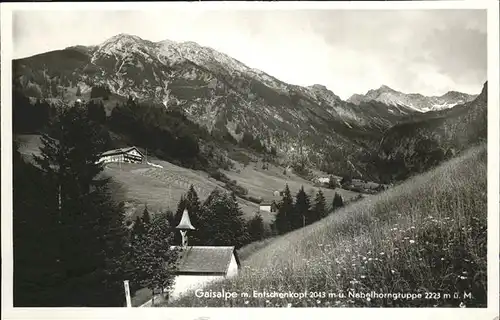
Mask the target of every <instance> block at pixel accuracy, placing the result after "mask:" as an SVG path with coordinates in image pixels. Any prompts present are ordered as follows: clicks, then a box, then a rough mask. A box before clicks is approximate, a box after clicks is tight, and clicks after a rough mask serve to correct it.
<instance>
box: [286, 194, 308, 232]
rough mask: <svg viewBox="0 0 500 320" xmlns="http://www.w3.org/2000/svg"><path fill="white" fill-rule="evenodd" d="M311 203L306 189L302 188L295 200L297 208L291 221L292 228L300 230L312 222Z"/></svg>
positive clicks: (295, 207)
mask: <svg viewBox="0 0 500 320" xmlns="http://www.w3.org/2000/svg"><path fill="white" fill-rule="evenodd" d="M310 214H311V201H310V200H309V196H308V195H307V194H306V192H305V191H304V187H301V188H300V190H299V191H298V192H297V195H296V199H295V206H294V210H293V216H292V219H291V223H292V228H293V229H298V228H302V227H304V226H305V225H307V224H309V223H310V222H311V217H310Z"/></svg>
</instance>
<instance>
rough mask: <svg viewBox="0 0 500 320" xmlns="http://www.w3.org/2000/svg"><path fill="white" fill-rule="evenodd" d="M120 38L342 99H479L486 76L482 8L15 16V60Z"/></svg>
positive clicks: (30, 13)
mask: <svg viewBox="0 0 500 320" xmlns="http://www.w3.org/2000/svg"><path fill="white" fill-rule="evenodd" d="M119 33H127V34H132V35H137V36H139V37H141V38H143V39H146V40H150V41H161V40H165V39H169V40H174V41H194V42H197V43H198V44H200V45H203V46H208V47H211V48H213V49H215V50H218V51H220V52H223V53H225V54H228V55H229V56H232V57H233V58H236V59H238V60H239V61H241V62H243V63H245V64H246V65H247V66H249V67H251V68H256V69H260V70H262V71H264V72H266V73H268V74H270V75H272V76H274V77H276V78H278V79H280V80H282V81H284V82H287V83H291V84H296V85H302V86H309V85H313V84H322V85H325V86H326V87H327V88H328V89H330V90H331V91H333V92H334V93H335V94H337V95H339V96H340V97H341V98H343V99H347V98H348V97H350V96H351V95H352V94H354V93H360V94H364V93H366V92H367V91H368V90H370V89H376V88H378V87H380V86H381V85H387V86H389V87H391V88H393V89H396V90H399V91H402V92H405V93H421V94H424V95H442V94H444V93H446V92H447V91H450V90H456V91H461V92H465V93H471V94H477V93H479V92H480V91H481V88H482V85H483V84H484V82H485V81H486V76H487V67H486V60H487V57H486V56H487V45H486V43H487V40H486V38H487V36H486V10H457V9H455V10H450V9H446V10H444V9H442V10H390V11H389V10H364V11H363V10H286V11H285V10H279V11H277V10H265V11H264V10H254V11H249V10H239V11H227V10H226V11H214V10H212V11H208V10H206V9H205V10H203V11H202V10H189V11H188V10H184V11H182V10H181V9H179V8H176V9H171V10H163V11H161V10H155V11H64V12H60V11H46V10H44V11H19V12H15V13H14V16H13V55H14V58H21V57H27V56H31V55H34V54H38V53H42V52H47V51H51V50H57V49H62V48H65V47H68V46H72V45H77V44H80V45H98V44H100V43H102V42H104V41H105V40H106V39H108V38H110V37H112V36H114V35H117V34H119Z"/></svg>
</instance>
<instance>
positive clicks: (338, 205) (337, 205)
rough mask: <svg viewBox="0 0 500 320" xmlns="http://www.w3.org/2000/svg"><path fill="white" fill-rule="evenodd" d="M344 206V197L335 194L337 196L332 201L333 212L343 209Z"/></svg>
mask: <svg viewBox="0 0 500 320" xmlns="http://www.w3.org/2000/svg"><path fill="white" fill-rule="evenodd" d="M343 206H344V200H343V199H342V196H341V195H340V194H338V193H337V192H335V196H334V197H333V200H332V211H335V210H337V209H338V208H342V207H343Z"/></svg>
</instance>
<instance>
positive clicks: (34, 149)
mask: <svg viewBox="0 0 500 320" xmlns="http://www.w3.org/2000/svg"><path fill="white" fill-rule="evenodd" d="M20 138H21V139H22V140H23V141H24V144H23V145H22V146H21V153H23V154H24V155H25V156H27V157H30V155H31V154H33V153H35V154H39V152H40V151H39V148H40V144H41V142H40V138H39V136H38V135H22V136H20ZM148 161H149V162H151V163H153V164H157V165H160V166H162V167H163V168H157V167H153V166H150V165H147V164H132V163H121V164H119V163H108V164H106V166H105V170H104V173H105V174H106V175H108V176H110V177H112V178H113V180H114V181H115V182H117V183H118V184H120V185H121V186H120V188H119V191H120V192H118V193H117V198H118V200H121V201H125V202H126V208H127V212H128V215H129V217H130V218H134V217H135V216H136V215H137V214H140V213H141V212H142V210H143V209H144V206H145V205H147V206H148V209H150V211H151V212H152V213H154V212H158V211H164V210H167V209H170V210H174V211H175V210H176V208H177V204H178V203H179V200H180V198H181V196H182V195H184V194H185V193H186V192H187V191H188V189H189V187H190V185H193V186H194V188H195V190H196V192H197V193H198V196H199V197H200V199H201V200H202V201H203V200H205V199H206V197H208V195H209V194H210V192H212V190H213V189H214V188H216V187H219V188H224V184H223V183H222V182H220V181H217V180H215V179H213V178H211V177H210V176H209V174H208V173H206V172H204V171H197V170H192V169H187V168H183V167H180V166H177V165H174V164H172V163H170V162H167V161H163V160H160V159H157V158H154V157H148ZM283 169H284V168H282V167H278V166H274V165H271V164H270V165H269V169H268V170H264V169H262V164H260V163H256V162H251V163H250V164H249V165H247V166H246V167H242V166H240V167H239V169H238V171H226V170H221V172H223V173H224V174H226V175H227V176H228V177H229V178H230V179H231V180H236V182H237V184H238V185H240V186H242V187H244V188H246V189H247V190H248V195H249V196H254V197H261V198H262V199H264V200H266V199H270V198H272V196H273V192H274V191H276V190H283V189H284V187H285V184H288V186H289V188H290V191H291V192H292V196H294V197H295V194H296V193H297V192H298V191H299V189H300V188H301V187H302V186H304V189H305V191H306V192H307V193H308V194H310V195H312V196H315V194H316V192H317V190H318V188H317V187H315V186H314V184H313V183H312V182H310V181H306V180H304V179H302V178H300V177H298V176H296V175H294V174H293V173H287V175H283ZM322 190H323V192H324V194H325V198H326V200H327V205H330V204H331V200H332V199H333V196H334V194H335V192H338V193H339V194H341V195H342V197H343V199H344V201H349V200H351V199H353V198H354V197H355V196H356V195H357V194H358V193H356V192H353V191H348V190H343V189H336V190H331V189H327V188H322ZM311 200H312V199H311ZM238 203H239V204H240V206H241V209H242V211H243V213H244V214H245V217H247V218H251V217H253V216H254V215H255V213H256V212H257V211H258V210H259V206H258V204H256V203H253V202H250V201H247V200H245V199H241V198H238ZM261 215H262V218H263V220H264V222H265V223H271V222H272V221H273V220H274V213H269V212H265V211H262V212H261Z"/></svg>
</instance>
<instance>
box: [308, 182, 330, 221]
mask: <svg viewBox="0 0 500 320" xmlns="http://www.w3.org/2000/svg"><path fill="white" fill-rule="evenodd" d="M311 213H312V214H311V217H312V221H311V223H312V222H315V221H318V220H320V219H323V218H324V217H326V215H327V211H326V200H325V196H324V195H323V192H322V191H321V190H318V193H317V194H316V199H314V205H313V208H312V210H311Z"/></svg>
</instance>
